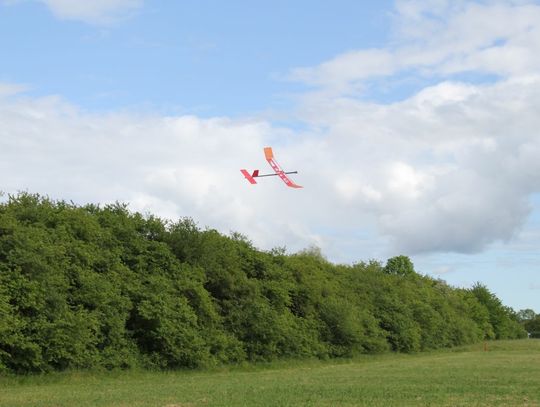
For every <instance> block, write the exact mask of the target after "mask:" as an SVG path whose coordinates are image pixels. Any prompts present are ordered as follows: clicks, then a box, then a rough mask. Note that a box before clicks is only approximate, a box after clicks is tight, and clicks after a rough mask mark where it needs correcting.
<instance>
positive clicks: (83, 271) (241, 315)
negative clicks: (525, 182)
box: [0, 193, 526, 372]
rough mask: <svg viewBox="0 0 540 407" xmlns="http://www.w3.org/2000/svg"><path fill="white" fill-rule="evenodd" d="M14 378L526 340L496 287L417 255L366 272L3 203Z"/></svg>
mask: <svg viewBox="0 0 540 407" xmlns="http://www.w3.org/2000/svg"><path fill="white" fill-rule="evenodd" d="M0 316H1V317H0V371H5V372H34V371H50V370H62V369H67V368H94V367H104V368H129V367H134V366H143V367H151V368H165V369H169V368H180V367H188V368H193V367H204V366H210V365H214V364H221V363H236V362H241V361H245V360H248V361H256V360H272V359H275V358H283V357H287V358H289V357H293V358H297V357H298V358H301V357H318V358H329V357H341V356H351V355H355V354H360V353H374V352H386V351H397V352H416V351H421V350H426V349H434V348H440V347H451V346H456V345H462V344H468V343H474V342H477V341H480V340H482V339H484V338H488V339H503V338H521V337H524V336H526V332H525V330H524V329H523V327H522V326H521V325H520V323H519V322H518V318H517V316H516V313H515V312H513V310H511V309H510V308H507V307H505V306H503V305H502V304H501V302H500V301H499V299H498V298H497V297H496V296H495V295H493V294H492V293H491V292H490V291H489V290H488V289H487V288H486V287H485V286H482V285H480V284H477V285H476V286H475V287H474V288H472V289H458V288H453V287H451V286H449V285H447V284H446V283H445V282H444V281H441V280H437V279H433V278H431V277H427V276H422V275H419V274H418V273H416V272H415V271H414V268H413V265H412V263H411V262H410V260H409V259H408V258H407V257H405V256H399V257H395V258H392V259H390V260H389V261H388V262H387V263H386V265H384V266H383V265H382V264H381V263H379V262H377V261H369V262H360V263H357V264H355V265H352V266H346V265H335V264H332V263H330V262H328V261H326V260H325V259H324V258H323V257H322V256H321V255H320V253H319V252H317V250H306V251H303V252H300V253H296V254H292V255H290V254H286V253H285V250H284V249H274V250H272V251H270V252H264V251H260V250H256V249H255V248H254V247H253V246H252V244H251V243H250V242H249V241H248V240H247V239H246V238H245V237H243V236H241V235H239V234H232V235H231V236H224V235H221V234H220V233H218V232H217V231H215V230H211V229H200V228H198V227H197V226H196V224H195V223H194V222H193V221H192V220H190V219H182V220H179V221H178V222H176V223H169V222H165V221H163V220H161V219H159V218H156V217H153V216H142V215H141V214H138V213H131V212H130V211H128V210H127V208H126V206H125V205H123V204H115V205H107V206H104V207H100V206H96V205H86V206H77V205H74V204H71V203H66V202H62V201H60V202H58V201H51V200H49V199H47V198H43V197H40V196H37V195H31V194H27V193H22V194H19V195H17V196H11V197H9V198H8V199H7V200H5V201H4V203H2V204H0Z"/></svg>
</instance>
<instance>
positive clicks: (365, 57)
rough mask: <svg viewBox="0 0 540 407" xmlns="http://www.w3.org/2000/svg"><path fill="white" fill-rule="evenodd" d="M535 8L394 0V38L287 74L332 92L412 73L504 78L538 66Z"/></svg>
mask: <svg viewBox="0 0 540 407" xmlns="http://www.w3.org/2000/svg"><path fill="white" fill-rule="evenodd" d="M538 21H540V7H538V5H537V4H534V3H533V2H525V1H511V0H507V1H504V0H501V1H490V2H471V1H459V0H458V1H448V0H429V1H414V0H413V1H409V0H398V1H397V2H396V11H395V13H394V22H395V25H394V26H395V30H394V40H393V42H392V43H391V45H389V46H388V47H386V48H385V49H369V50H362V49H360V50H350V51H347V52H346V53H343V54H340V55H337V56H336V57H334V58H333V59H331V60H329V61H325V62H323V63H321V64H320V65H318V66H314V67H299V68H295V69H293V70H291V72H290V74H289V78H290V79H291V80H295V81H301V82H304V83H306V84H308V85H312V86H319V87H321V88H322V89H325V90H327V91H332V92H341V93H350V92H351V91H352V90H355V89H356V90H361V89H362V84H363V82H364V81H365V80H366V79H373V78H376V77H386V78H387V80H388V78H389V77H391V76H393V75H398V74H403V73H405V74H408V75H410V74H411V72H414V74H415V75H421V76H424V77H426V76H427V77H433V76H435V77H441V76H444V75H451V74H457V73H463V72H482V73H488V74H493V75H500V76H504V77H509V76H515V75H524V74H529V73H531V72H535V71H538V70H539V69H540V25H539V24H538Z"/></svg>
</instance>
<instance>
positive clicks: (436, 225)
mask: <svg viewBox="0 0 540 407" xmlns="http://www.w3.org/2000/svg"><path fill="white" fill-rule="evenodd" d="M0 62H1V63H0V190H2V191H4V192H7V193H12V192H16V191H18V190H28V191H31V192H39V193H43V194H47V195H49V196H51V197H53V198H59V199H67V200H74V201H75V202H79V203H85V202H102V203H103V202H112V201H116V200H120V201H125V202H129V203H130V206H131V207H132V209H134V210H139V211H143V212H152V213H157V214H159V215H160V216H163V217H166V218H171V219H174V218H178V217H180V216H190V217H193V218H194V219H195V220H196V221H198V222H199V224H200V225H201V226H209V227H213V228H217V229H218V230H220V231H222V232H224V233H228V232H230V231H239V232H241V233H244V234H246V235H247V236H249V237H250V238H251V239H252V240H253V242H254V244H255V245H256V246H257V247H260V248H262V249H270V248H272V247H275V246H284V245H285V246H286V247H287V248H288V250H289V251H290V252H295V251H297V250H301V249H303V248H306V247H309V246H313V245H314V246H318V247H320V248H321V249H322V252H323V253H324V254H325V255H326V256H327V257H328V258H329V259H330V260H331V261H334V262H344V263H353V262H355V261H361V260H369V259H372V258H375V259H379V260H381V261H385V260H386V259H387V258H389V257H391V256H393V255H397V254H405V255H408V256H410V257H411V258H412V260H413V262H414V263H415V266H416V269H417V270H418V271H420V272H422V273H425V274H429V275H433V276H436V277H440V278H442V279H444V280H446V281H448V282H449V283H451V284H454V285H457V286H465V287H469V286H470V285H471V284H473V283H474V282H477V281H480V282H483V283H485V284H486V285H488V286H489V287H490V288H491V289H492V290H493V291H494V292H495V293H496V294H497V295H498V296H499V297H500V298H501V299H502V300H503V302H504V303H505V304H507V305H509V306H512V307H514V308H515V309H523V308H533V309H535V310H536V311H537V312H540V295H539V293H540V254H538V248H539V247H540V175H539V174H540V164H539V163H540V160H538V156H539V155H540V135H539V133H538V129H540V111H539V106H540V2H538V1H526V0H493V1H487V0H483V1H461V0H456V1H449V0H425V1H417V0H408V1H403V0H397V1H378V2H372V1H370V2H367V1H366V2H356V1H345V0H340V1H333V2H329V1H303V0H302V1H295V2H286V1H275V2H272V3H271V4H270V3H268V4H266V5H265V4H262V3H260V4H255V3H253V2H248V1H234V0H233V1H229V2H218V1H201V2H187V4H186V2H173V1H152V2H150V1H143V0H96V1H94V2H87V1H83V0H80V1H79V0H70V1H67V0H0ZM267 145H272V146H273V147H274V151H275V153H276V156H277V158H278V161H280V162H281V164H283V166H284V167H286V169H290V170H298V171H299V174H298V175H297V176H295V181H296V182H298V183H299V184H302V185H304V187H305V188H304V189H303V190H299V191H293V190H289V189H287V188H285V187H284V186H283V185H281V184H279V183H278V182H273V181H277V180H272V179H264V180H261V182H260V184H259V185H256V186H251V185H249V184H247V183H246V182H245V181H244V180H243V179H242V177H241V175H240V173H239V171H238V170H239V169H240V168H248V169H250V170H251V169H255V168H260V169H261V170H264V171H266V170H267V169H265V165H266V163H265V161H264V156H263V154H262V149H263V147H265V146H267ZM263 181H264V182H263Z"/></svg>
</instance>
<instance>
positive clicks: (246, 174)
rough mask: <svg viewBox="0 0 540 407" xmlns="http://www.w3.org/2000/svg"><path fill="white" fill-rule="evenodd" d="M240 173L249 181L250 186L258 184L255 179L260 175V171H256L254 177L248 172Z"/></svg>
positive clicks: (242, 171)
mask: <svg viewBox="0 0 540 407" xmlns="http://www.w3.org/2000/svg"><path fill="white" fill-rule="evenodd" d="M240 172H241V173H242V175H243V176H244V177H246V179H247V180H248V181H249V183H250V184H256V183H257V181H255V178H253V177H256V176H257V175H258V173H259V170H255V171H253V175H251V174H250V173H249V172H247V170H240ZM255 172H257V175H255Z"/></svg>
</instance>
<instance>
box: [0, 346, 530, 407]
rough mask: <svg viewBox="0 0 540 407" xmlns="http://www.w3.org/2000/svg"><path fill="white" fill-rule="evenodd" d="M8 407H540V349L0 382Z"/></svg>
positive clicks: (0, 399) (1, 401)
mask: <svg viewBox="0 0 540 407" xmlns="http://www.w3.org/2000/svg"><path fill="white" fill-rule="evenodd" d="M0 405H1V406H10V407H11V406H12V407H16V406H32V407H34V406H36V407H38V406H126V407H127V406H168V407H180V406H183V407H187V406H539V407H540V340H535V339H530V340H520V341H501V342H490V343H489V344H488V351H487V352H485V351H484V349H483V345H482V344H479V345H476V346H470V347H466V348H459V349H455V350H446V351H437V352H429V353H420V354H416V355H395V354H393V355H392V354H388V355H379V356H366V357H359V358H356V359H353V360H346V361H345V360H340V361H326V362H319V361H305V362H280V363H274V364H269V365H255V366H244V367H235V368H223V369H214V370H212V371H204V372H200V371H196V372H194V371H191V372H185V371H181V372H166V373H156V372H140V371H139V372H135V371H131V372H104V373H97V372H70V373H62V374H49V375H42V376H29V377H13V376H12V377H0Z"/></svg>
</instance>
